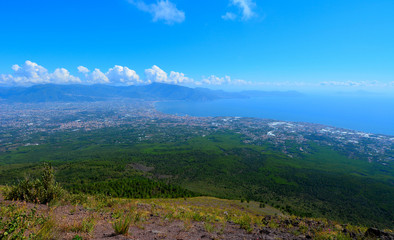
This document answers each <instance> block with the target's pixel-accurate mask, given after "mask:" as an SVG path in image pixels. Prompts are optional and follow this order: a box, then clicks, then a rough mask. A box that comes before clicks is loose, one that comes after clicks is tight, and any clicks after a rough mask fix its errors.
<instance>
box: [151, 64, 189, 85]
mask: <svg viewBox="0 0 394 240" xmlns="http://www.w3.org/2000/svg"><path fill="white" fill-rule="evenodd" d="M145 77H146V81H147V82H148V83H152V82H159V83H169V84H191V83H193V82H194V80H193V79H191V78H188V77H186V76H185V74H184V73H179V72H174V71H171V73H170V76H168V74H167V73H166V72H165V71H163V70H162V69H161V68H159V67H158V66H156V65H153V67H152V68H149V69H146V70H145Z"/></svg>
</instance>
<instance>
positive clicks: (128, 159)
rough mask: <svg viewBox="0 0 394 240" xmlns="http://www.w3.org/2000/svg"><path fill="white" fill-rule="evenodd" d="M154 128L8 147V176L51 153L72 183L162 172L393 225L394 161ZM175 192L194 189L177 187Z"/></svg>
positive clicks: (287, 207) (286, 206) (115, 190)
mask: <svg viewBox="0 0 394 240" xmlns="http://www.w3.org/2000/svg"><path fill="white" fill-rule="evenodd" d="M153 130H154V131H153ZM153 130H152V132H156V133H157V135H156V136H153V137H151V138H149V140H147V141H141V142H138V141H135V139H137V138H138V136H140V135H139V133H138V132H137V131H136V130H133V129H128V130H125V129H102V130H97V131H91V132H72V133H61V134H55V135H53V136H52V137H50V138H48V143H47V144H45V145H40V146H29V147H21V148H19V149H18V150H16V151H12V152H7V153H2V154H1V155H0V164H1V165H0V184H10V183H13V182H15V181H16V179H18V178H23V176H24V175H25V174H30V175H34V174H36V171H37V169H38V168H39V164H40V163H41V162H42V161H50V162H51V163H52V165H53V166H54V167H55V169H56V178H57V180H58V181H59V182H61V183H62V186H64V187H65V188H66V189H67V190H69V191H75V192H78V191H84V192H88V193H96V192H100V193H106V194H112V195H114V196H119V197H129V196H132V197H149V196H156V195H155V194H154V193H156V194H158V193H160V190H158V189H162V187H161V186H162V185H161V184H163V183H158V182H156V181H154V182H153V181H152V182H151V180H148V179H147V178H151V179H161V181H163V182H166V183H170V184H173V185H178V186H180V187H183V188H186V189H188V190H190V191H192V192H197V193H200V194H204V195H211V196H216V197H222V198H230V199H241V198H242V199H246V200H255V201H259V202H262V203H266V204H269V205H273V206H274V207H277V208H280V209H282V210H283V211H285V212H289V213H291V214H294V215H299V216H314V217H326V218H329V219H335V220H338V221H340V222H344V223H347V222H350V223H354V224H361V225H367V226H377V227H381V228H393V224H394V215H393V213H394V202H393V200H392V199H394V188H393V182H394V177H393V176H394V171H393V166H382V165H380V164H377V163H368V162H367V161H361V160H356V159H348V158H347V157H345V156H344V155H342V154H341V153H339V152H337V151H334V150H332V149H330V148H329V147H324V146H320V145H317V144H310V145H309V149H310V151H309V152H310V153H308V154H306V153H300V152H299V151H298V152H297V155H295V156H297V157H294V158H290V157H289V156H287V155H284V154H282V153H279V151H277V150H276V149H275V148H274V147H273V146H272V145H268V144H267V145H263V146H255V145H246V144H243V143H242V136H240V135H238V134H236V133H233V132H217V133H216V134H214V135H208V136H206V137H201V136H193V137H190V134H189V135H187V136H188V137H186V135H185V132H184V131H183V129H182V127H176V128H173V129H170V130H168V131H169V132H171V133H172V134H174V135H179V138H178V139H179V141H166V140H165V138H164V137H163V136H164V135H165V134H163V136H162V135H160V131H158V129H153ZM160 130H161V129H160ZM146 134H147V133H144V135H146ZM288 146H289V152H291V151H294V152H296V151H297V149H298V148H299V146H298V145H297V144H296V143H293V142H289V143H288ZM137 179H140V180H138V181H140V182H141V183H143V184H146V186H151V187H149V190H147V191H145V192H144V193H143V194H142V195H133V192H132V190H130V191H125V193H122V192H123V191H122V190H121V189H122V188H123V187H124V188H125V189H126V188H128V186H129V184H131V185H133V184H134V186H137V184H135V182H133V181H136V180H137ZM138 181H137V182H138ZM156 184H157V185H156ZM115 186H116V187H115ZM98 189H103V190H100V191H98ZM130 189H131V188H130ZM164 189H165V188H164ZM171 189H172V190H171ZM142 192H143V191H142ZM169 192H172V193H173V194H175V196H179V195H176V194H178V193H179V194H181V195H188V194H192V193H191V192H188V191H184V190H182V189H180V188H176V187H169ZM140 193H141V192H140ZM145 193H146V194H148V195H149V196H148V195H144V194H145ZM166 194H167V193H163V195H164V196H165V195H166ZM163 195H159V196H163Z"/></svg>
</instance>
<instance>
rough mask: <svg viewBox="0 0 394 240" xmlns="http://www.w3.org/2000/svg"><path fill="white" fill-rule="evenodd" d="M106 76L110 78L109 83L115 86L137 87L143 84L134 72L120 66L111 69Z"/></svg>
mask: <svg viewBox="0 0 394 240" xmlns="http://www.w3.org/2000/svg"><path fill="white" fill-rule="evenodd" d="M106 76H107V77H108V79H109V81H110V82H111V83H114V84H120V85H124V84H125V85H135V84H141V83H143V82H142V81H141V80H140V77H139V76H138V74H137V73H136V72H135V71H134V70H131V69H129V68H128V67H122V66H118V65H115V67H113V68H110V69H109V70H108V72H107V73H106Z"/></svg>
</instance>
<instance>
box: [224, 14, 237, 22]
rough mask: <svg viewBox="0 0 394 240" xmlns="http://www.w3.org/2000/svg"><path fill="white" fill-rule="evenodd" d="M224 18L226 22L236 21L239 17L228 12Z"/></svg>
mask: <svg viewBox="0 0 394 240" xmlns="http://www.w3.org/2000/svg"><path fill="white" fill-rule="evenodd" d="M222 18H223V19H224V20H235V19H236V18H237V15H236V14H234V13H232V12H226V14H224V15H223V16H222Z"/></svg>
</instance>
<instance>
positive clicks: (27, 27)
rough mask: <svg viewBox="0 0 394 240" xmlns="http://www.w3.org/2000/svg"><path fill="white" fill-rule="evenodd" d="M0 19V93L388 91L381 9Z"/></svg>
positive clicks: (206, 0) (157, 9) (135, 5)
mask: <svg viewBox="0 0 394 240" xmlns="http://www.w3.org/2000/svg"><path fill="white" fill-rule="evenodd" d="M0 22H1V24H0V34H1V35H0V74H2V75H1V77H0V84H1V85H7V84H8V85H26V84H27V85H29V84H37V83H46V82H56V83H69V82H73V83H77V82H82V83H85V82H86V83H96V82H101V83H108V84H119V85H122V84H139V83H147V82H153V81H159V82H160V81H161V82H170V83H181V84H188V85H194V86H210V87H219V88H236V89H238V88H240V87H242V88H259V89H284V90H287V89H304V88H305V89H306V88H310V89H314V88H319V89H325V88H327V89H337V88H338V89H344V90H349V91H351V90H355V89H368V90H371V89H374V90H375V89H385V90H386V91H391V92H393V93H394V1H392V0H374V1H372V0H370V1H364V0H346V1H344V0H329V1H328V0H326V1H323V0H322V1H315V0H301V1H291V0H216V1H212V0H200V1H190V0H189V1H188V0H144V1H143V0H111V1H108V0H107V1H97V0H96V1H91V0H67V1H65V0H56V1H54V0H37V1H30V0H12V1H11V0H4V1H0ZM27 60H29V62H26V61H27ZM30 61H31V62H30ZM16 64H17V65H16ZM78 67H80V68H79V70H78ZM81 67H84V68H81ZM126 67H127V68H126ZM81 69H82V71H81ZM95 69H97V70H98V71H96V70H95ZM171 72H172V73H171Z"/></svg>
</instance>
